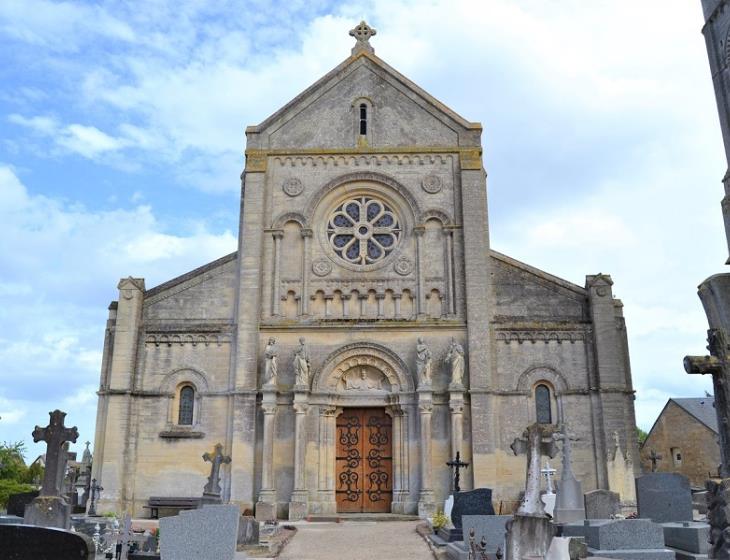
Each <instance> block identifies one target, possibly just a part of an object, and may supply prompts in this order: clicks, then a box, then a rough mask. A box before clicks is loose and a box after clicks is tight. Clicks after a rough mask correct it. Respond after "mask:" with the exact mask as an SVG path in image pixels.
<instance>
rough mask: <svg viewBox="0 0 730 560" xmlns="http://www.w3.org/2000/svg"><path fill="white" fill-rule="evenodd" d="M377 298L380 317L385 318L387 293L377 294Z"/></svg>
mask: <svg viewBox="0 0 730 560" xmlns="http://www.w3.org/2000/svg"><path fill="white" fill-rule="evenodd" d="M375 299H376V301H377V302H378V319H384V318H385V313H384V310H385V294H375Z"/></svg>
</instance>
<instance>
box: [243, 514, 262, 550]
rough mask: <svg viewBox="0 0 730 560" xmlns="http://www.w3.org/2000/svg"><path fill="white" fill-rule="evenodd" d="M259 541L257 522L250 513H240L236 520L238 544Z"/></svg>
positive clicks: (250, 543) (256, 542)
mask: <svg viewBox="0 0 730 560" xmlns="http://www.w3.org/2000/svg"><path fill="white" fill-rule="evenodd" d="M258 543H259V522H258V521H256V518H255V517H253V516H252V515H242V516H241V519H240V520H239V522H238V544H240V545H252V544H258Z"/></svg>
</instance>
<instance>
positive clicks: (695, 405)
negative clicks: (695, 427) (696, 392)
mask: <svg viewBox="0 0 730 560" xmlns="http://www.w3.org/2000/svg"><path fill="white" fill-rule="evenodd" d="M669 400H670V401H674V403H675V404H676V405H677V406H679V407H681V408H683V409H684V410H685V411H686V412H687V413H688V414H690V415H692V416H694V417H695V418H697V420H699V421H700V422H702V423H703V424H704V425H705V426H707V427H708V428H710V429H711V430H712V431H713V432H715V433H716V434H719V433H720V432H719V431H718V429H717V413H716V412H715V399H714V398H713V397H701V398H685V399H669Z"/></svg>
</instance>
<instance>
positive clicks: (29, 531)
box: [0, 525, 94, 560]
mask: <svg viewBox="0 0 730 560" xmlns="http://www.w3.org/2000/svg"><path fill="white" fill-rule="evenodd" d="M0 543H2V545H1V546H0V558H2V559H3V560H88V559H92V558H94V545H93V543H92V542H91V539H88V538H86V537H83V536H81V535H79V534H78V533H72V532H71V531H65V530H64V529H56V528H50V527H36V526H34V525H0Z"/></svg>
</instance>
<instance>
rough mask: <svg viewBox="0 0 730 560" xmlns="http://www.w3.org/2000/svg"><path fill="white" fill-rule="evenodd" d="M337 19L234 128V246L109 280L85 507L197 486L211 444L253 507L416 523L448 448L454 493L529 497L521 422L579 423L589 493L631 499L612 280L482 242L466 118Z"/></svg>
mask: <svg viewBox="0 0 730 560" xmlns="http://www.w3.org/2000/svg"><path fill="white" fill-rule="evenodd" d="M350 35H352V36H353V37H354V40H355V45H354V47H353V49H352V52H351V55H350V56H349V57H348V58H347V59H346V60H345V61H344V62H342V63H341V64H340V65H339V66H337V67H336V68H334V69H333V70H332V71H331V72H329V73H328V74H326V75H325V76H324V77H322V78H321V79H319V80H318V81H317V82H316V83H314V84H313V85H312V86H310V87H309V88H308V89H306V90H305V91H303V92H302V93H301V94H299V95H298V96H297V97H295V98H294V99H293V100H292V101H290V102H289V103H288V104H286V105H285V106H284V107H282V108H281V109H279V110H278V111H277V112H276V113H274V114H273V115H271V116H270V117H268V118H267V119H266V120H264V121H263V122H261V124H259V125H256V126H249V127H248V128H247V129H246V151H245V156H246V161H245V169H244V170H243V173H242V176H241V213H240V231H239V243H238V250H237V251H236V252H235V253H232V254H230V255H226V256H223V257H221V258H220V259H218V260H216V261H213V262H211V263H208V264H204V265H203V266H201V267H200V268H197V269H195V270H192V271H190V272H188V273H187V274H184V275H182V276H179V277H177V278H174V279H172V280H170V281H168V282H165V283H164V284H161V285H159V286H156V287H150V288H148V287H146V286H145V282H144V279H142V278H135V277H128V278H125V279H122V280H121V281H120V282H119V285H118V290H119V296H118V300H116V301H113V302H112V303H111V305H110V306H109V317H108V321H107V326H106V336H105V342H104V353H103V362H102V370H101V380H100V387H99V392H98V395H99V404H98V412H97V424H96V434H95V457H94V466H93V469H94V471H93V476H94V478H96V479H97V480H98V481H99V483H100V484H101V485H102V486H103V488H104V491H103V493H102V496H101V499H100V502H99V505H98V506H97V509H98V510H99V511H102V512H104V511H117V512H121V511H126V512H129V513H131V514H133V515H137V516H141V515H145V511H146V510H145V505H146V504H147V503H148V500H149V498H150V497H151V496H180V497H186V496H187V497H194V496H200V495H201V492H202V489H203V486H204V485H205V482H206V479H207V475H208V472H209V469H210V464H209V463H206V462H205V461H203V459H202V458H201V456H202V455H203V454H204V453H206V452H210V451H212V450H213V449H214V447H215V446H216V444H219V443H220V444H221V445H222V448H223V451H224V453H225V455H227V456H229V457H230V458H231V461H230V463H228V464H225V465H223V466H222V467H221V488H222V497H223V499H224V500H226V501H230V502H231V503H235V504H238V505H240V507H241V508H242V509H251V510H254V511H255V513H256V516H257V518H259V519H263V520H265V519H271V518H274V517H278V518H282V519H292V520H294V519H301V518H304V517H306V516H307V515H316V514H335V513H345V512H390V513H395V514H411V515H413V514H417V515H420V516H422V517H426V516H430V515H432V514H433V513H434V511H435V510H437V509H439V508H441V507H443V501H444V499H445V498H446V497H447V496H448V495H449V494H450V493H451V492H452V491H453V490H452V471H451V470H450V468H449V467H448V466H447V465H446V462H447V461H450V460H451V459H453V458H454V457H455V455H456V453H457V452H458V453H460V457H461V459H462V461H465V462H467V463H469V467H468V468H466V469H463V470H462V471H461V481H462V482H461V488H462V490H463V489H471V488H477V487H488V488H491V489H492V490H493V498H494V503H495V508H496V507H497V504H498V503H502V502H504V503H507V502H509V501H510V500H512V501H514V500H517V499H518V496H519V494H520V492H521V491H523V490H524V484H525V457H524V456H514V454H513V453H512V451H511V449H510V444H511V443H512V441H513V440H514V439H515V438H516V437H520V436H521V435H522V433H523V431H524V430H525V428H526V427H527V426H528V425H529V424H531V423H534V422H540V423H544V424H555V425H562V426H565V430H566V432H567V433H568V434H569V435H570V437H571V438H575V443H574V444H573V469H574V471H575V473H576V476H577V477H578V478H579V479H580V480H581V481H582V483H583V488H584V490H586V491H587V490H592V489H596V488H605V489H611V490H614V491H618V492H621V493H622V497H623V498H624V499H629V500H630V499H631V497H630V493H631V489H630V488H629V487H630V486H631V483H633V473H634V471H635V469H636V468H638V465H639V456H638V449H637V443H636V436H635V424H636V422H635V414H634V390H633V387H632V382H631V371H630V365H629V354H628V344H627V338H626V329H625V323H624V318H623V314H622V304H621V302H620V301H619V300H618V299H616V298H614V297H613V294H612V284H613V282H612V280H611V277H610V276H608V275H606V274H593V275H588V276H586V280H585V285H583V286H580V285H576V284H573V283H571V282H568V281H566V280H562V279H560V278H557V277H555V276H552V275H550V274H548V273H546V272H543V271H541V270H538V269H536V268H534V267H532V266H529V265H527V264H524V263H522V262H519V261H517V260H515V259H512V258H510V257H508V256H506V255H503V254H500V253H498V252H496V251H494V250H492V249H491V248H490V245H489V229H488V220H487V216H488V214H487V185H486V172H485V170H484V168H483V164H482V145H481V133H482V127H481V125H480V124H479V123H475V122H470V121H468V120H466V119H464V118H463V117H461V116H460V115H459V114H457V113H456V112H454V111H453V110H452V109H450V108H448V107H446V106H444V105H443V104H442V103H440V102H439V101H438V100H436V99H434V98H433V97H432V96H431V95H429V94H428V93H427V92H425V91H424V90H422V89H421V88H419V87H418V86H417V85H416V84H414V83H413V82H411V81H410V80H409V79H408V78H407V77H405V76H403V75H402V74H400V73H399V72H398V71H396V70H395V69H393V68H392V67H390V66H389V65H388V64H387V63H385V62H384V61H383V60H381V59H380V58H378V57H377V56H376V55H375V53H374V49H373V46H372V45H371V42H370V41H371V37H372V36H373V35H375V30H374V29H372V28H371V27H369V26H368V25H367V24H366V23H364V22H362V23H361V24H359V25H358V26H356V27H355V28H354V29H353V30H352V31H350ZM559 461H560V460H559V458H557V459H556V462H555V464H554V465H553V466H558V465H559ZM619 463H620V464H619ZM617 469H618V470H617ZM621 469H624V470H623V471H622V470H621ZM616 472H618V473H619V474H618V475H617V474H616ZM621 472H624V474H623V475H622V474H620V473H621ZM627 480H630V481H631V483H626V481H627Z"/></svg>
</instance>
